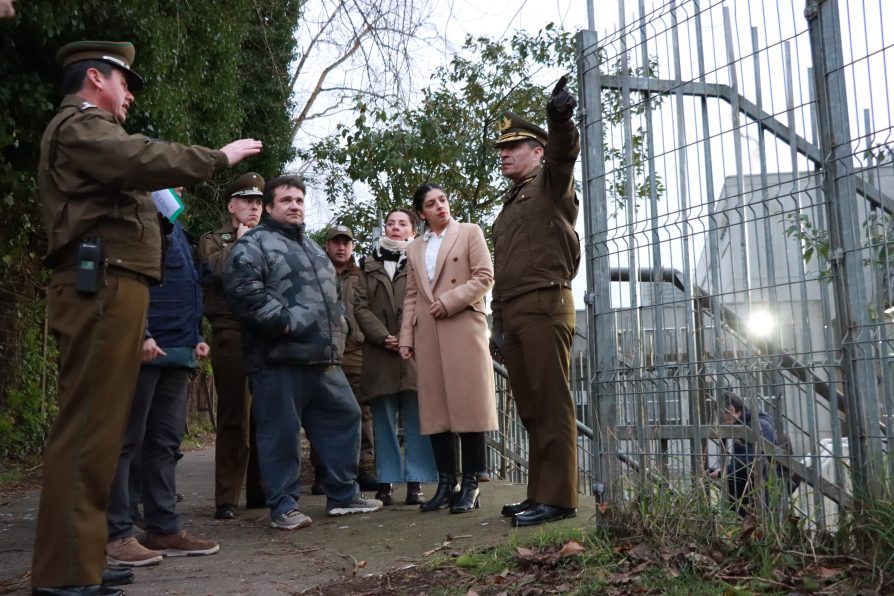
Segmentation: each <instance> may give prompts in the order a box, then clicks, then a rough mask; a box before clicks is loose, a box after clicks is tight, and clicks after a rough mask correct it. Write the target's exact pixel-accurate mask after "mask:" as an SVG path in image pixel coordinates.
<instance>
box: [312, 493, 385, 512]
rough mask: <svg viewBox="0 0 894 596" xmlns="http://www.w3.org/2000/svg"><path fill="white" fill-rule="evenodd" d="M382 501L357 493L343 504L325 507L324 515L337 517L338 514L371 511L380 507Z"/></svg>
mask: <svg viewBox="0 0 894 596" xmlns="http://www.w3.org/2000/svg"><path fill="white" fill-rule="evenodd" d="M382 505H383V504H382V501H379V500H378V499H367V498H366V497H364V496H363V495H358V497H357V498H356V499H354V500H353V501H351V502H350V503H347V504H345V505H333V506H327V507H326V515H328V516H329V517H338V516H340V515H353V514H355V513H372V512H373V511H378V510H379V509H381V508H382Z"/></svg>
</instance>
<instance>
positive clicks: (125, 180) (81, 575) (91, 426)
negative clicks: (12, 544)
mask: <svg viewBox="0 0 894 596" xmlns="http://www.w3.org/2000/svg"><path fill="white" fill-rule="evenodd" d="M134 54H135V50H134V47H133V45H132V44H130V43H127V42H109V41H83V42H76V43H71V44H68V45H66V46H64V47H62V48H61V49H60V50H59V53H58V54H57V58H58V60H59V62H60V63H61V64H62V66H63V72H62V90H63V92H64V93H65V94H66V95H65V97H64V98H63V100H62V103H61V105H60V106H59V109H58V110H57V112H56V114H55V116H54V117H53V119H52V120H51V121H50V123H49V125H48V126H47V128H46V130H45V131H44V134H43V138H42V140H41V146H40V164H39V168H38V172H37V183H38V189H39V192H40V197H41V208H42V216H43V224H44V227H45V229H46V232H47V240H48V246H49V251H48V254H47V256H46V260H45V263H46V265H47V266H48V267H50V268H51V269H52V270H53V274H52V276H51V278H50V283H49V287H48V288H47V315H48V320H49V326H50V329H51V330H52V332H53V334H54V335H55V336H56V338H57V340H58V344H59V398H58V400H59V412H58V415H57V417H56V421H55V422H54V425H53V428H52V430H51V431H50V437H49V440H48V442H47V445H46V449H45V451H44V474H43V489H42V491H41V501H40V509H39V512H38V518H37V531H36V538H35V545H34V556H33V563H32V576H31V582H32V585H33V586H34V589H33V593H35V594H60V593H61V594H93V593H97V592H98V591H99V590H100V587H99V584H101V583H102V582H103V580H110V581H106V583H107V584H109V583H111V582H116V583H122V582H127V581H131V580H132V577H133V575H132V573H131V572H129V571H127V572H126V573H125V572H124V571H122V570H112V572H111V573H108V570H107V572H104V571H103V568H104V567H105V564H106V553H105V547H106V519H105V508H106V500H107V497H108V494H109V488H110V486H111V483H112V477H113V475H114V473H115V466H116V463H117V458H118V454H119V453H120V452H121V445H122V440H123V436H124V429H125V426H126V424H127V418H128V414H129V412H130V406H131V400H132V398H133V394H134V389H135V387H136V379H137V373H138V371H139V367H140V349H141V347H142V343H143V331H144V329H145V326H146V311H147V308H148V304H149V288H148V284H149V283H150V282H154V281H157V280H160V279H161V277H162V270H161V268H162V250H161V246H162V233H161V228H160V226H159V222H158V215H157V212H156V209H155V206H154V204H153V202H152V198H151V196H150V193H149V191H150V190H156V189H159V188H165V187H176V186H183V185H191V184H196V183H198V182H201V181H202V180H207V179H209V178H211V176H212V175H213V174H214V173H215V172H217V171H220V170H223V169H225V168H227V167H229V166H231V165H233V164H235V163H237V162H239V161H241V160H242V159H243V158H245V157H247V156H249V155H253V154H255V153H258V152H259V151H260V150H261V143H260V142H259V141H255V140H253V139H242V140H239V141H235V142H233V143H230V144H228V145H226V146H224V147H223V148H221V149H220V150H218V151H214V150H212V149H207V148H205V147H199V146H196V145H193V146H186V145H180V144H177V143H165V142H162V141H156V140H153V139H150V138H148V137H145V136H143V135H139V134H134V135H131V134H128V133H127V132H126V131H125V130H124V129H123V128H122V126H121V124H122V123H123V122H124V120H125V119H126V118H127V112H128V110H129V109H130V106H131V104H132V103H133V101H134V96H133V94H132V90H135V89H139V88H140V87H142V85H143V79H142V78H141V77H140V76H139V75H138V74H137V73H135V72H134V71H133V70H132V68H131V64H132V63H133V59H134Z"/></svg>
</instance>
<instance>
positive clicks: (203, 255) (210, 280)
mask: <svg viewBox="0 0 894 596" xmlns="http://www.w3.org/2000/svg"><path fill="white" fill-rule="evenodd" d="M234 244H236V228H234V227H233V224H232V223H226V224H224V225H222V226H221V227H219V228H217V229H216V230H214V231H213V232H208V233H207V234H205V235H203V236H202V237H201V238H200V239H199V249H198V255H199V261H201V262H202V263H203V264H205V266H206V270H205V280H204V282H203V285H204V290H205V316H206V317H208V320H209V321H211V324H212V325H213V326H214V327H215V328H216V329H222V328H227V329H239V319H238V318H237V317H236V315H234V314H233V313H232V311H231V310H230V307H229V306H227V301H226V298H225V296H224V289H223V273H224V263H226V260H227V257H228V256H229V254H230V251H231V250H233V245H234Z"/></svg>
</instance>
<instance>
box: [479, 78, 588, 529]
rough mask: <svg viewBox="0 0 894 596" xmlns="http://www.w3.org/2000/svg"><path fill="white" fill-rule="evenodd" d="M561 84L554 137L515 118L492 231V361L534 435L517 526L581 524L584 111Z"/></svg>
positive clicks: (552, 120) (505, 141) (509, 122)
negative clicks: (575, 285)
mask: <svg viewBox="0 0 894 596" xmlns="http://www.w3.org/2000/svg"><path fill="white" fill-rule="evenodd" d="M565 83H566V79H565V77H562V78H561V79H560V80H559V83H558V84H557V85H556V87H555V89H554V90H553V93H552V97H551V98H550V100H549V102H548V103H547V105H546V112H547V116H548V122H549V134H547V133H546V131H544V130H543V129H542V128H540V127H539V126H536V125H534V124H532V123H530V122H527V121H525V120H523V119H522V118H519V117H518V116H516V115H515V114H511V113H507V114H506V115H505V116H504V117H503V119H502V121H501V130H500V138H499V139H498V140H497V142H496V147H497V150H498V151H499V153H500V164H501V167H502V171H503V175H504V176H506V177H507V178H509V180H511V181H512V182H513V184H512V186H511V187H510V188H509V190H508V191H507V192H506V194H505V195H504V196H503V208H502V210H501V211H500V214H499V216H498V217H497V219H496V221H495V222H494V225H493V238H494V289H493V301H492V303H491V308H492V310H493V329H492V331H491V352H492V354H493V356H494V358H495V359H496V360H498V361H502V362H505V364H506V369H507V371H508V372H509V383H510V384H511V386H512V395H513V398H514V399H515V403H516V405H517V407H518V413H519V416H520V417H521V420H522V423H523V424H524V425H525V428H526V429H527V431H528V439H529V458H528V461H529V468H528V470H529V471H528V494H527V498H526V499H525V500H524V501H522V502H521V503H514V504H511V505H506V506H505V507H503V511H502V513H503V515H505V516H507V517H511V518H512V523H513V525H515V526H530V525H537V524H542V523H545V522H551V521H554V520H558V519H563V518H566V517H572V516H574V515H575V510H576V507H577V484H578V478H577V422H576V416H575V408H574V400H573V399H572V398H571V391H570V389H569V387H568V369H569V367H570V359H571V339H572V337H573V334H574V318H575V314H574V299H573V298H572V296H571V280H572V279H573V278H574V276H575V275H576V274H577V268H578V264H579V263H580V240H579V239H578V237H577V233H576V232H575V231H574V222H575V221H576V220H577V211H578V200H577V194H576V193H575V188H574V163H575V161H576V160H577V156H578V154H579V153H580V137H579V135H578V131H577V127H575V125H574V122H573V121H572V119H571V116H572V115H573V113H574V107H575V106H576V105H577V101H576V100H575V99H574V97H573V96H572V95H571V94H570V93H568V91H566V90H565Z"/></svg>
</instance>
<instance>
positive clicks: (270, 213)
mask: <svg viewBox="0 0 894 596" xmlns="http://www.w3.org/2000/svg"><path fill="white" fill-rule="evenodd" d="M304 195H305V186H304V183H303V182H302V181H301V180H300V179H298V178H296V177H294V176H279V177H277V178H274V179H273V180H270V181H268V182H267V184H266V185H265V186H264V211H265V214H266V217H265V219H264V221H263V223H261V224H260V225H258V226H257V227H255V228H254V229H252V230H249V231H248V232H247V233H246V234H245V235H244V236H243V237H242V238H241V239H240V240H239V241H238V242H237V243H236V246H234V247H233V250H232V251H231V252H230V256H229V257H228V259H227V262H226V265H225V268H224V278H223V282H224V291H225V292H226V294H227V299H228V300H229V303H230V306H231V307H232V308H233V312H235V313H236V314H237V315H238V316H239V317H241V318H242V320H243V323H244V325H243V338H242V339H243V343H242V348H243V353H244V356H245V367H246V371H247V372H248V374H249V375H250V377H251V387H252V397H253V399H252V405H251V408H252V414H253V415H254V418H255V424H256V425H257V429H258V461H259V463H260V466H261V478H262V479H263V480H264V485H265V486H266V487H267V491H268V495H267V505H268V506H269V507H270V520H271V521H270V525H271V526H273V527H274V528H281V529H284V530H294V529H296V528H303V527H306V526H308V525H310V524H311V523H312V522H311V519H310V518H309V517H307V516H306V515H304V514H303V513H301V512H300V511H299V510H298V500H299V498H300V493H301V483H300V480H299V479H300V477H301V457H300V453H299V445H298V439H299V437H298V434H299V430H300V428H301V427H302V426H303V427H304V432H305V434H306V435H307V438H308V440H309V441H310V442H311V444H312V445H314V447H315V449H316V451H317V454H318V455H319V458H320V462H321V464H322V468H323V475H324V479H323V488H324V490H325V492H326V513H327V515H330V516H338V515H349V514H352V513H367V512H372V511H378V510H379V509H381V508H382V502H381V501H377V500H375V499H365V498H364V497H363V496H362V495H360V491H359V487H358V486H357V482H356V478H357V460H358V458H359V450H360V408H359V406H358V405H357V400H355V399H354V394H353V393H352V392H351V386H350V385H349V384H348V380H347V378H345V373H344V372H343V371H342V369H341V366H339V365H340V364H341V358H342V353H343V352H344V348H345V336H346V334H347V332H348V321H347V318H346V312H345V308H344V304H343V303H342V302H341V298H340V296H339V291H338V285H339V284H338V277H337V276H336V273H335V269H334V268H333V266H332V262H331V261H330V260H329V257H328V256H327V255H326V253H325V252H323V249H321V248H320V247H319V246H318V245H317V244H316V243H315V242H314V241H313V240H311V239H310V238H308V237H307V236H306V235H305V233H304Z"/></svg>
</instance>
